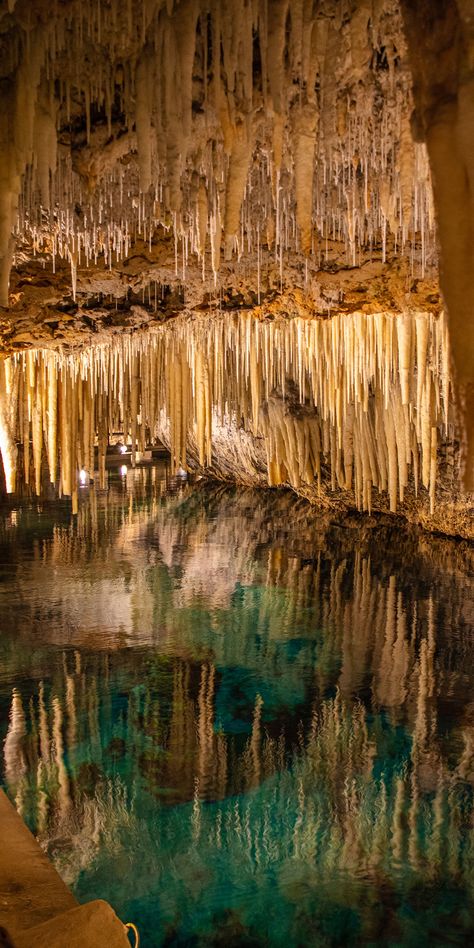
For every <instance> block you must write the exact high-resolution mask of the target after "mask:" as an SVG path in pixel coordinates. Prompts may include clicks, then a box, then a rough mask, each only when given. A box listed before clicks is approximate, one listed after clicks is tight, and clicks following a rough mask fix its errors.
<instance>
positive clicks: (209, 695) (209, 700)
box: [197, 664, 215, 794]
mask: <svg viewBox="0 0 474 948" xmlns="http://www.w3.org/2000/svg"><path fill="white" fill-rule="evenodd" d="M214 676H215V669H214V666H213V665H205V664H203V665H202V666H201V685H200V689H199V697H198V720H197V733H198V743H199V752H198V771H199V783H200V787H201V793H204V794H205V793H206V791H207V789H208V782H209V778H210V771H211V767H212V764H213V762H214V763H215V761H213V743H214Z"/></svg>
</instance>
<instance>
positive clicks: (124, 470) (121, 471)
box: [120, 464, 127, 477]
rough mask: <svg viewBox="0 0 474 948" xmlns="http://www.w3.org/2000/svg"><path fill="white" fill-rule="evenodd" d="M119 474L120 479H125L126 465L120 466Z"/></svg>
mask: <svg viewBox="0 0 474 948" xmlns="http://www.w3.org/2000/svg"><path fill="white" fill-rule="evenodd" d="M120 473H121V475H122V477H125V475H126V473H127V465H126V464H122V467H121V468H120Z"/></svg>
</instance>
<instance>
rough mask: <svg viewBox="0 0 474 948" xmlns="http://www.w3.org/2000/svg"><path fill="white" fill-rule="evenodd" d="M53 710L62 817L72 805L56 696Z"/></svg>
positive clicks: (60, 710)
mask: <svg viewBox="0 0 474 948" xmlns="http://www.w3.org/2000/svg"><path fill="white" fill-rule="evenodd" d="M52 710H53V745H54V761H55V764H56V767H57V774H58V783H59V793H58V799H59V812H60V816H61V818H64V817H65V816H66V815H67V813H68V811H69V810H70V808H71V806H72V800H71V795H70V789H69V777H68V772H67V769H66V764H65V762H64V745H63V713H62V708H61V703H60V701H59V698H58V697H56V696H55V697H54V698H53V702H52Z"/></svg>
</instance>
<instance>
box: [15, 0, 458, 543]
mask: <svg viewBox="0 0 474 948" xmlns="http://www.w3.org/2000/svg"><path fill="white" fill-rule="evenodd" d="M470 6H471V4H470V2H469V0H456V2H455V0H449V2H441V0H437V2H436V3H433V4H431V3H427V2H426V0H416V2H415V3H408V2H405V0H390V2H388V3H387V2H382V0H350V2H347V3H339V2H336V0H291V2H290V0H137V2H134V3H132V2H131V0H128V2H122V0H67V2H63V3H60V4H59V3H58V4H56V5H55V6H54V7H53V9H51V7H50V5H49V4H46V3H44V2H43V0H9V2H8V3H7V4H6V5H5V4H4V5H3V7H2V10H1V11H0V33H1V49H2V67H1V68H2V82H1V86H0V138H1V141H2V154H1V164H0V196H1V203H0V284H1V285H0V302H2V303H3V304H4V308H3V309H2V311H1V313H0V339H1V340H2V341H3V348H4V350H5V353H6V354H8V353H11V352H12V351H15V350H16V351H18V350H22V349H31V350H32V351H31V352H28V354H22V355H21V356H18V355H13V356H12V355H9V356H8V358H4V359H3V360H2V362H1V364H0V393H1V395H0V399H1V401H0V442H1V451H2V458H3V467H4V475H5V483H6V488H7V490H12V489H14V486H15V468H16V465H17V454H18V445H21V446H22V454H23V474H24V476H25V477H26V479H27V480H28V479H29V478H30V467H31V468H32V475H31V476H32V478H33V479H34V481H35V486H36V490H37V491H38V492H39V490H40V486H41V464H42V458H43V457H44V456H47V459H48V468H49V476H50V477H51V479H52V480H53V481H56V479H57V477H59V479H60V489H61V490H62V492H63V493H67V494H72V495H73V496H74V495H75V494H76V491H77V487H76V485H77V472H78V470H79V468H80V467H86V468H87V469H88V470H91V471H92V470H93V468H94V458H93V450H94V444H98V446H99V455H101V456H103V454H104V450H105V444H106V441H107V438H108V436H109V435H110V434H111V432H112V431H114V430H117V425H121V426H122V427H121V428H120V429H119V430H123V431H124V432H126V434H127V436H128V437H129V438H130V439H131V441H132V449H133V451H135V448H136V446H137V445H139V444H141V445H142V447H143V444H144V441H145V440H146V438H153V437H154V436H155V435H156V434H157V433H158V430H160V431H161V433H162V434H164V436H165V437H166V433H167V432H168V436H169V438H170V443H171V447H172V453H173V457H174V460H175V462H176V464H181V465H185V463H186V457H188V458H189V456H190V453H191V455H192V452H193V443H194V447H195V452H196V460H197V462H198V463H199V465H201V466H206V465H207V466H210V465H211V466H214V469H215V470H217V469H218V468H219V463H220V462H219V458H218V457H217V456H216V440H215V435H216V431H217V427H218V425H216V422H217V421H218V422H219V424H220V425H221V429H222V422H223V420H225V421H226V432H227V438H228V440H229V441H232V440H234V442H235V441H237V443H238V444H239V447H241V445H242V440H241V434H240V433H241V432H242V431H244V432H245V438H246V439H247V442H248V446H249V448H248V456H250V455H252V456H255V458H257V460H256V463H255V470H253V471H252V470H251V466H250V465H249V464H247V465H246V464H245V462H244V463H243V464H241V465H240V469H239V464H238V459H236V463H235V470H234V471H231V470H230V469H229V465H228V464H227V465H224V466H226V474H227V475H229V474H232V475H233V476H234V477H236V478H238V479H241V480H243V479H251V478H252V477H253V478H254V480H255V481H258V480H259V479H260V478H261V477H262V476H266V477H267V479H268V482H269V483H270V484H279V483H287V484H290V485H291V486H293V487H295V488H296V489H298V490H300V489H306V487H308V488H309V492H310V494H311V495H312V496H313V499H316V497H317V495H318V493H319V499H320V500H321V490H322V487H321V484H322V482H324V483H323V487H324V485H325V486H328V487H329V489H332V490H334V489H338V490H341V489H342V490H345V491H353V493H352V495H351V496H352V503H354V504H355V505H356V506H357V507H359V508H362V509H365V510H368V511H370V510H371V507H372V506H373V497H372V493H373V491H372V488H373V487H378V488H379V490H381V491H385V490H387V491H388V502H387V506H388V508H389V509H390V510H391V511H394V510H395V508H396V506H397V504H403V503H404V501H405V493H406V492H407V491H408V494H409V495H413V496H415V495H416V494H417V492H418V485H419V484H420V483H421V485H423V487H424V488H425V489H426V490H428V491H429V493H430V507H431V516H433V513H434V510H435V479H436V468H437V466H438V467H439V463H438V462H439V447H440V444H441V445H442V446H443V451H444V456H445V457H446V456H447V453H448V454H449V453H450V452H451V454H452V451H453V450H454V453H455V454H456V452H457V446H458V443H460V445H461V450H460V452H459V459H460V464H461V466H462V472H463V477H464V485H465V487H466V488H468V489H469V488H472V486H473V484H472V478H473V477H474V473H473V472H474V460H473V456H472V444H473V432H472V430H471V425H472V423H471V418H472V417H474V415H473V408H474V405H473V402H472V399H473V397H474V396H473V387H472V372H473V366H474V351H473V347H472V344H471V343H472V330H471V328H470V327H471V325H472V319H471V315H470V306H471V302H470V301H471V295H472V289H471V287H470V285H469V277H470V272H471V266H470V255H471V254H472V240H471V238H470V228H471V217H472V213H473V211H472V201H471V193H470V177H471V173H470V172H471V164H472V161H471V157H470V127H471V125H470V110H471V108H474V105H472V106H471V101H474V99H473V97H472V96H471V95H470V89H471V86H470V82H471V80H470V78H469V77H470V72H469V62H470V50H471V48H472V36H471V32H472V31H471V26H470V23H471V20H470ZM5 7H6V8H5ZM425 23H426V26H425ZM431 174H432V175H433V183H434V190H433V191H432V186H431ZM436 224H437V228H436ZM437 237H439V250H440V253H441V257H440V262H441V269H440V277H441V287H442V291H443V294H444V298H445V301H446V304H447V314H446V315H447V319H448V325H449V330H450V338H451V350H452V354H453V366H452V367H451V369H452V371H450V356H449V349H448V341H447V336H446V332H445V328H444V327H445V317H444V316H443V315H442V313H441V311H442V308H443V306H442V302H441V300H440V296H439V292H438V286H437V259H438V249H437ZM473 302H474V301H473ZM242 311H244V312H242ZM252 311H254V312H252ZM178 314H179V320H178V323H177V325H176V327H174V328H169V322H170V319H171V318H172V317H175V316H177V315H178ZM327 317H330V319H328V318H327ZM162 324H165V325H164V326H163V325H162ZM157 325H159V326H160V329H159V333H158V336H156V335H153V336H151V337H150V341H149V349H150V351H149V353H148V354H146V353H145V349H144V344H143V342H142V341H141V340H138V339H135V337H133V336H132V337H131V338H130V336H129V335H127V337H126V339H125V340H123V341H122V339H121V340H120V341H119V342H118V343H117V342H113V343H112V342H108V343H107V344H106V346H105V347H103V346H99V349H97V350H92V349H91V350H90V351H86V349H85V346H87V345H89V346H90V344H91V343H92V342H94V343H95V342H101V341H102V337H103V336H104V335H106V334H107V333H109V334H110V333H113V334H114V335H117V334H118V333H120V334H121V335H123V332H124V330H128V331H129V332H130V331H132V330H135V329H136V328H144V327H148V328H150V327H156V326H157ZM77 345H80V347H81V352H80V354H79V355H78V356H77V357H74V359H72V358H70V356H69V352H70V350H71V348H73V347H74V346H77ZM33 347H35V351H34V352H33ZM38 347H39V349H40V350H41V351H37V350H38ZM45 347H47V348H48V349H51V348H54V349H55V350H57V353H56V354H53V353H51V352H47V351H46V349H45ZM214 416H215V418H214ZM229 422H230V423H229ZM213 427H214V436H213V433H212V429H213ZM137 439H138V440H137ZM262 444H263V446H264V450H263V461H261V460H259V456H260V455H261V454H262V451H260V448H261V446H262ZM453 445H454V449H453ZM213 451H214V454H213ZM30 454H31V459H30ZM234 456H235V452H234ZM456 457H457V455H456ZM58 462H59V463H58ZM230 467H232V465H230ZM245 467H247V470H243V469H242V468H245ZM451 468H452V469H451V473H450V475H449V477H448V479H446V478H445V480H444V481H443V482H442V484H441V486H442V489H443V491H446V490H447V485H449V484H451V493H453V492H454V491H458V490H459V489H460V483H461V481H460V480H459V472H458V470H457V468H458V461H457V460H455V461H454V462H453V465H451ZM222 470H223V469H222V464H221V471H222ZM322 475H323V476H322ZM450 477H452V478H454V480H451V481H450ZM314 485H316V486H314ZM451 499H452V500H454V498H451ZM465 502H466V503H467V500H466V501H465ZM453 529H457V528H454V527H453Z"/></svg>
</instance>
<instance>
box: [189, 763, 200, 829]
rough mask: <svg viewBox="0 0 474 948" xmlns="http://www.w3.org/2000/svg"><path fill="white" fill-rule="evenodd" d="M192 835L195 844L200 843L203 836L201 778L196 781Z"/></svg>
mask: <svg viewBox="0 0 474 948" xmlns="http://www.w3.org/2000/svg"><path fill="white" fill-rule="evenodd" d="M191 827H192V835H193V840H194V842H195V843H198V842H199V836H200V835H201V799H200V787H199V777H196V778H195V780H194V794H193V811H192V816H191Z"/></svg>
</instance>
